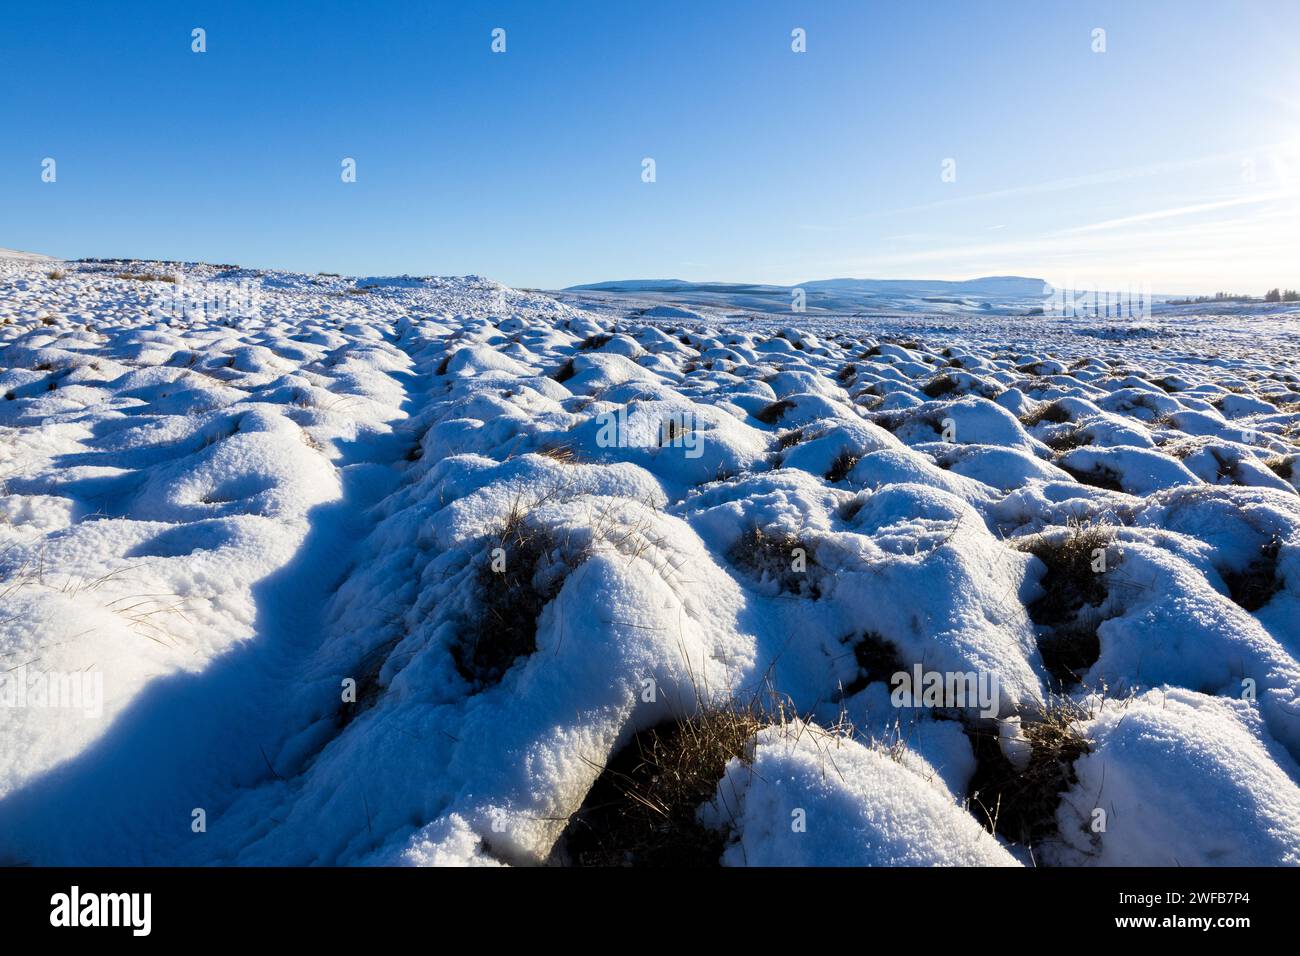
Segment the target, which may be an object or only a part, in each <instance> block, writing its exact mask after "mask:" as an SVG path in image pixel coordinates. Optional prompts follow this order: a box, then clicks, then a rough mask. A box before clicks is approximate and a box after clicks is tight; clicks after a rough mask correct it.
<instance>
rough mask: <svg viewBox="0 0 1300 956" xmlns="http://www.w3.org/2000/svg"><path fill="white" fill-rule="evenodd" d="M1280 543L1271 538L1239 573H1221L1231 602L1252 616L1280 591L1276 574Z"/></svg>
mask: <svg viewBox="0 0 1300 956" xmlns="http://www.w3.org/2000/svg"><path fill="white" fill-rule="evenodd" d="M1280 545H1281V542H1280V541H1278V539H1277V538H1272V539H1271V540H1269V541H1268V542H1267V543H1266V544H1264V545H1263V546H1262V547H1261V548H1260V549H1259V554H1258V556H1256V558H1255V559H1254V560H1253V561H1251V562H1250V564H1248V565H1247V566H1246V567H1245V568H1244V569H1242V570H1240V571H1225V572H1223V583H1224V584H1226V585H1227V586H1228V593H1229V594H1230V595H1231V596H1232V599H1233V601H1235V602H1236V603H1237V604H1239V605H1241V607H1242V608H1244V609H1245V610H1247V611H1250V612H1251V613H1252V614H1254V613H1255V612H1256V611H1258V610H1259V609H1260V608H1262V607H1263V606H1264V605H1265V604H1267V603H1268V602H1269V601H1271V600H1273V595H1274V594H1276V593H1277V592H1278V591H1280V590H1281V589H1282V582H1281V580H1279V578H1278V574H1277V555H1278V549H1279V547H1280Z"/></svg>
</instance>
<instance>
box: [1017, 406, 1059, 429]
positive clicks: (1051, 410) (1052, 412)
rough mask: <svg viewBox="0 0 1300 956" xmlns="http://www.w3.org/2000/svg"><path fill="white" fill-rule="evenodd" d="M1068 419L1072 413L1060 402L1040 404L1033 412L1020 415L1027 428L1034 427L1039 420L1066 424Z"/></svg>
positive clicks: (1054, 423)
mask: <svg viewBox="0 0 1300 956" xmlns="http://www.w3.org/2000/svg"><path fill="white" fill-rule="evenodd" d="M1068 421H1070V413H1069V412H1067V411H1066V410H1065V409H1064V408H1062V407H1061V403H1060V402H1047V403H1046V404H1044V405H1039V406H1038V407H1037V408H1035V409H1034V410H1033V411H1032V412H1029V413H1028V414H1026V415H1021V416H1020V424H1022V425H1024V426H1025V427H1026V428H1032V427H1033V426H1034V425H1037V424H1038V423H1039V422H1051V423H1052V424H1053V425H1064V424H1065V423H1066V422H1068Z"/></svg>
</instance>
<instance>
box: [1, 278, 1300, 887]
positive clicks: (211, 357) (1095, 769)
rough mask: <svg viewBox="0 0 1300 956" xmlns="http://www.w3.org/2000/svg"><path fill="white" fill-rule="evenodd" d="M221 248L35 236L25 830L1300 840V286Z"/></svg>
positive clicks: (5, 574) (836, 849)
mask: <svg viewBox="0 0 1300 956" xmlns="http://www.w3.org/2000/svg"><path fill="white" fill-rule="evenodd" d="M172 271H173V267H166V266H163V265H160V264H157V263H139V262H135V263H108V262H105V263H86V264H75V263H68V264H59V263H52V262H50V261H34V260H27V259H23V258H21V257H15V256H4V257H0V481H2V482H3V484H2V485H0V676H3V677H4V679H5V682H4V683H3V684H0V861H3V862H9V863H35V864H57V863H65V864H83V863H97V864H108V863H126V864H135V863H184V864H188V863H194V864H202V863H233V864H268V863H285V864H365V863H372V864H373V863H381V864H382V863H416V864H421V863H423V864H486V865H493V864H498V863H509V864H526V863H540V862H551V863H563V862H581V861H583V860H584V859H591V858H592V857H589V856H587V855H586V853H587V851H585V850H582V849H581V847H583V846H589V845H592V844H593V842H594V844H597V845H599V846H600V848H601V851H602V852H605V851H610V852H612V853H613V855H614V857H615V858H616V859H617V858H619V855H620V854H623V856H624V857H626V858H627V859H629V860H633V861H640V860H642V859H643V857H642V856H640V855H639V854H640V853H641V852H642V850H644V847H639V846H630V845H629V846H625V845H624V844H622V843H620V842H619V841H620V840H622V839H623V838H625V837H626V836H627V833H628V832H629V831H630V828H629V827H627V826H622V827H621V828H620V826H615V825H609V819H610V814H609V813H608V812H607V806H606V805H605V802H604V798H603V797H599V795H601V794H608V793H614V794H618V793H619V792H620V781H622V780H626V779H629V778H627V777H620V776H619V775H618V774H616V773H614V771H613V769H612V767H613V766H622V767H627V768H632V769H629V770H628V773H630V774H632V776H636V774H638V773H642V770H641V769H636V765H637V764H638V760H637V759H636V756H637V753H638V752H640V753H645V752H646V749H647V747H648V744H647V741H648V740H650V739H652V738H653V737H654V735H656V734H660V733H662V734H663V739H669V738H673V739H675V740H678V741H679V742H680V740H681V739H682V738H683V736H684V735H685V736H686V737H688V738H690V739H692V740H694V741H696V742H697V743H696V744H695V745H696V746H697V747H699V748H700V749H702V750H708V748H710V747H712V748H714V749H713V750H711V751H709V753H708V754H707V756H708V758H709V759H701V760H695V761H694V762H690V763H689V766H690V768H691V772H690V774H689V775H688V776H689V777H690V779H689V780H688V781H687V782H688V783H689V784H690V786H688V787H687V788H686V791H687V792H689V793H694V794H695V796H694V797H692V798H689V799H686V800H685V803H684V804H683V805H682V806H674V807H672V808H669V809H670V810H671V812H669V813H664V814H662V815H661V816H662V818H663V825H662V827H661V828H660V829H658V830H656V831H655V832H654V833H653V834H651V837H650V838H649V842H651V843H653V842H655V841H656V840H657V841H659V842H661V843H663V844H664V845H668V844H673V845H674V846H678V845H680V847H682V848H684V850H683V852H685V851H686V850H691V851H693V852H697V853H698V852H699V851H701V848H702V849H703V851H704V853H705V856H706V857H708V862H712V861H715V860H717V861H720V862H722V863H724V864H729V865H732V864H746V863H747V864H772V863H776V864H879V865H889V864H910V865H915V864H980V865H985V864H987V865H1034V864H1037V865H1042V864H1056V865H1095V864H1155V865H1233V864H1240V865H1258V864H1265V865H1272V864H1290V865H1295V864H1300V787H1298V786H1297V781H1298V780H1300V767H1298V765H1297V759H1298V758H1300V700H1298V699H1297V695H1300V663H1298V659H1300V615H1298V614H1297V601H1300V497H1298V495H1297V490H1296V481H1297V479H1300V473H1293V465H1294V462H1295V460H1296V456H1297V454H1298V453H1300V368H1297V364H1296V359H1295V356H1296V354H1297V353H1296V348H1295V346H1296V337H1297V333H1298V332H1300V315H1297V314H1295V313H1290V314H1272V315H1269V316H1267V317H1261V316H1258V315H1255V314H1253V313H1251V312H1249V311H1248V310H1245V311H1243V312H1242V313H1241V314H1237V315H1228V316H1215V317H1205V316H1196V315H1189V314H1183V313H1178V314H1171V315H1166V316H1157V317H1156V318H1155V319H1153V320H1150V321H1147V322H1143V323H1113V322H1112V323H1108V322H1105V321H1104V320H1102V321H1094V320H1090V321H1081V320H1080V321H1074V322H1067V321H1044V320H1037V321H1036V320H1034V319H1026V318H1016V319H1010V318H1000V317H997V316H991V315H977V316H968V317H963V316H952V315H949V316H943V317H938V318H927V317H926V316H924V315H906V316H877V317H875V318H859V319H852V320H851V319H847V318H845V317H842V316H825V315H819V316H817V317H816V318H810V319H806V320H805V317H804V316H787V317H784V318H773V317H770V316H769V317H762V316H758V317H743V318H733V319H728V320H726V321H713V320H711V317H710V316H709V315H707V314H701V315H699V316H693V315H691V314H690V313H689V312H687V313H682V312H680V311H678V312H669V313H667V314H661V315H659V316H656V317H653V318H650V319H646V320H642V321H629V320H628V319H627V318H626V317H625V315H626V309H624V308H623V307H622V306H621V305H620V304H619V303H618V302H616V301H613V300H608V301H606V302H604V303H603V304H599V303H598V304H597V305H596V306H594V307H596V308H597V311H595V312H591V311H584V310H579V309H577V308H575V307H574V306H572V305H571V304H568V302H569V301H571V297H568V296H562V297H560V298H558V299H557V298H555V297H552V296H548V295H546V294H542V293H524V292H518V291H514V290H511V289H507V288H504V287H501V286H499V285H496V284H494V283H491V282H488V281H485V280H481V279H476V278H460V279H431V280H421V279H410V278H406V277H403V278H400V279H356V280H352V279H343V278H337V277H326V276H315V277H310V276H299V275H289V274H283V273H273V272H260V271H253V270H238V269H235V268H233V267H230V268H219V267H211V266H188V267H185V268H184V269H183V273H184V275H185V277H186V283H187V285H186V290H187V291H188V293H189V294H190V295H194V294H197V295H198V296H199V297H201V298H203V299H204V300H205V302H206V306H205V307H204V308H199V307H198V301H197V300H194V301H191V302H190V306H189V308H188V309H181V308H178V307H177V290H176V288H175V286H174V284H172V283H167V282H161V281H151V279H152V280H156V279H157V278H158V277H159V276H163V275H169V274H171V272H172ZM562 300H565V301H562ZM916 667H919V668H921V670H922V671H923V672H924V673H936V674H940V675H971V676H972V678H973V679H974V681H975V684H976V685H978V686H980V687H996V689H997V692H996V693H995V694H993V695H992V696H991V697H989V698H988V699H984V698H983V697H981V699H980V700H978V701H976V700H972V699H965V700H961V701H955V700H953V699H950V698H944V699H941V700H939V701H937V702H936V701H930V700H919V699H918V700H905V701H902V702H901V703H902V704H903V706H896V704H898V703H900V702H899V701H897V700H894V699H891V685H890V683H889V682H890V681H891V679H892V678H893V675H894V674H895V673H897V672H900V671H902V672H907V673H913V672H914V668H916ZM74 697H75V699H74ZM936 703H937V704H938V706H935V704H936ZM737 711H740V712H743V713H745V714H746V715H748V716H746V718H745V720H746V721H748V723H745V724H743V732H742V733H740V734H739V736H738V738H737V740H738V741H739V742H738V743H737V742H735V741H732V743H734V744H735V745H734V746H730V747H729V746H728V745H727V741H726V740H723V739H722V738H723V737H725V735H724V734H719V733H717V732H716V731H715V730H713V729H711V728H714V727H716V725H717V723H718V721H719V717H718V715H719V714H731V713H734V712H737ZM751 724H752V726H751ZM728 726H731V725H728ZM652 728H655V730H653V731H652ZM665 728H675V730H665ZM719 741H721V742H719ZM629 755H630V757H631V759H629ZM640 763H641V764H644V763H645V761H640ZM607 765H611V769H609V770H606V769H605V768H606V767H607ZM683 765H684V766H685V765H687V764H686V763H683ZM643 783H645V782H644V781H643ZM663 784H664V781H663V780H653V781H650V782H649V783H645V785H646V786H652V787H660V786H662V785H663ZM640 785H641V784H638V786H640ZM656 792H661V791H656ZM598 797H599V798H598ZM643 802H644V801H643ZM651 818H652V819H654V817H653V814H652V815H651ZM990 830H993V831H994V832H993V833H990ZM643 839H644V838H643ZM584 841H585V843H584ZM674 841H677V842H676V843H674ZM597 858H599V859H603V860H605V861H609V859H610V857H609V856H608V854H607V855H605V856H603V857H601V856H599V855H598V856H597Z"/></svg>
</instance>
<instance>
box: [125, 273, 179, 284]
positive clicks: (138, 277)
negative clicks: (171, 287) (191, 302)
mask: <svg viewBox="0 0 1300 956" xmlns="http://www.w3.org/2000/svg"><path fill="white" fill-rule="evenodd" d="M113 278H114V279H133V280H135V281H136V282H175V281H176V277H175V276H165V275H154V274H151V273H148V272H114V273H113Z"/></svg>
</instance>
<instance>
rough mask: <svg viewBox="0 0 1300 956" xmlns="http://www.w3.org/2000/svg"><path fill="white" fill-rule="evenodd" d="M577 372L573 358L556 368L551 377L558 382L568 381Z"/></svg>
mask: <svg viewBox="0 0 1300 956" xmlns="http://www.w3.org/2000/svg"><path fill="white" fill-rule="evenodd" d="M577 374H578V371H577V369H575V368H574V367H573V359H569V360H568V361H566V362H565V363H564V364H563V365H561V366H560V367H559V368H558V369H556V370H555V373H554V374H553V375H552V376H551V378H553V379H555V381H557V382H567V381H568V380H569V379H571V378H573V376H575V375H577Z"/></svg>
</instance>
